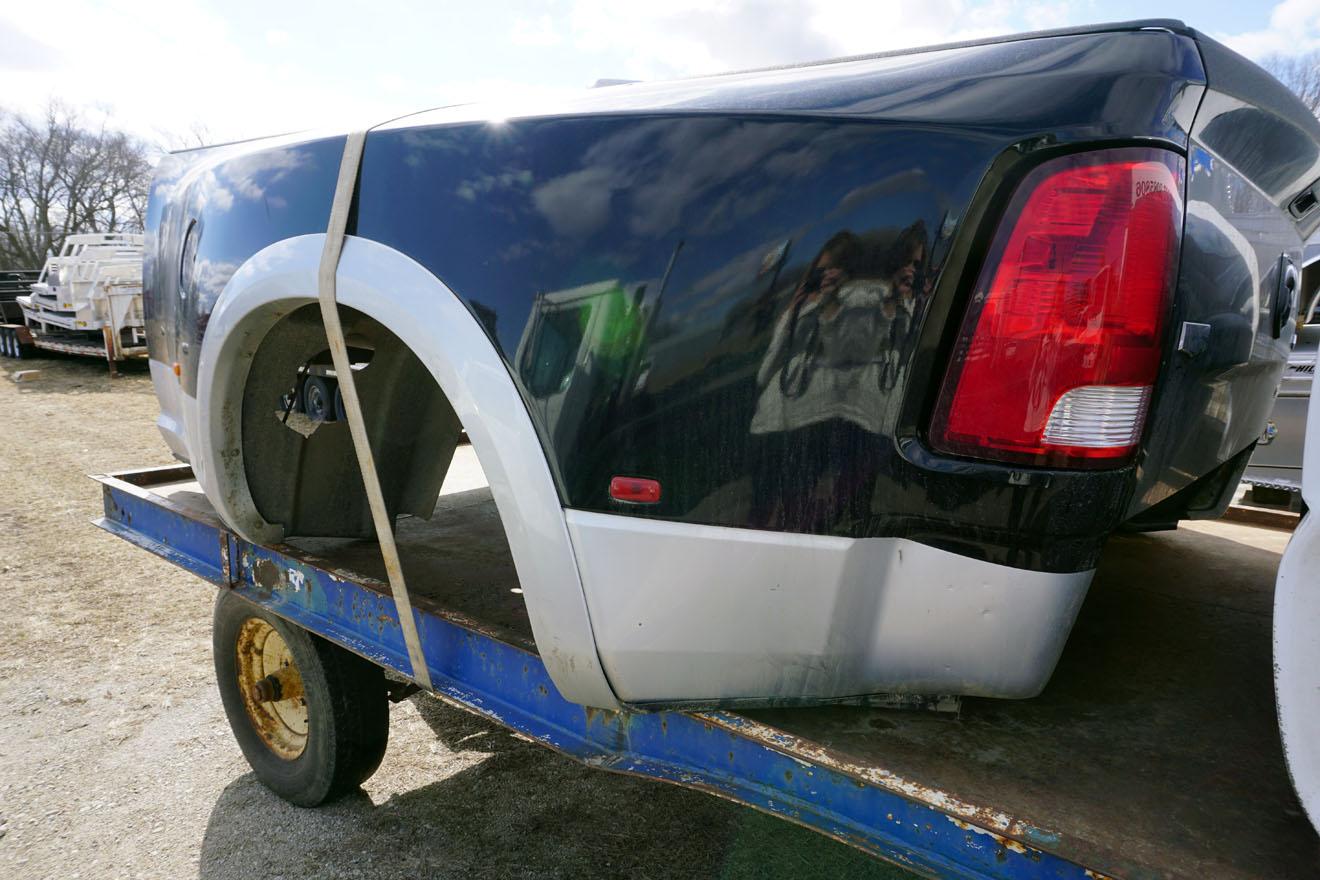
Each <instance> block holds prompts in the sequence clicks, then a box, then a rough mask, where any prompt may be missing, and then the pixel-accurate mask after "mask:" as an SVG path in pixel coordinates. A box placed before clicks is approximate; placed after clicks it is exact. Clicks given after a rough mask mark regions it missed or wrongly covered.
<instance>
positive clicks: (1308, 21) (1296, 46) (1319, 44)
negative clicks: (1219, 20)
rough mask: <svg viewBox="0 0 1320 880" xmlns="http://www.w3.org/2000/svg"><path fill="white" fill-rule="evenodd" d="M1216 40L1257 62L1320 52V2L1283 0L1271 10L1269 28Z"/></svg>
mask: <svg viewBox="0 0 1320 880" xmlns="http://www.w3.org/2000/svg"><path fill="white" fill-rule="evenodd" d="M1214 37H1215V38H1216V39H1218V40H1219V41H1221V42H1223V43H1224V44H1225V45H1227V46H1229V47H1230V48H1232V49H1234V50H1236V51H1238V52H1240V53H1242V54H1243V55H1246V56H1247V57H1248V58H1253V59H1255V60H1257V61H1259V60H1260V59H1262V58H1264V57H1266V56H1269V55H1298V54H1301V53H1303V52H1310V51H1312V50H1314V49H1320V0H1283V2H1282V3H1279V4H1278V5H1277V6H1275V7H1274V8H1273V9H1271V10H1270V14H1269V25H1268V26H1267V27H1264V28H1260V29H1258V30H1252V31H1245V32H1243V33H1240V34H1225V33H1216V34H1214Z"/></svg>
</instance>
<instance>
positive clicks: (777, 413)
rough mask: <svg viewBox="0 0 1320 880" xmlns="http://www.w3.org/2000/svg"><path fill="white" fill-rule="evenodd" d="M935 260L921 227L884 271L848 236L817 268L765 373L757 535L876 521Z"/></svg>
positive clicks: (757, 430) (888, 257)
mask: <svg viewBox="0 0 1320 880" xmlns="http://www.w3.org/2000/svg"><path fill="white" fill-rule="evenodd" d="M925 255H926V239H925V226H924V224H922V223H920V222H918V223H916V224H914V225H913V226H911V227H909V228H908V229H906V230H904V231H903V233H902V234H900V235H899V237H898V240H897V241H896V242H895V243H894V245H893V246H892V247H890V248H888V249H887V250H886V252H885V254H884V256H883V257H882V258H880V259H878V260H874V261H868V260H867V257H868V255H867V254H866V253H865V249H864V248H863V246H862V243H861V241H860V240H859V239H858V238H857V236H855V235H853V234H852V233H850V232H841V233H838V234H837V235H835V236H834V237H833V238H831V239H830V240H829V241H828V242H826V243H825V246H824V247H822V248H821V251H820V254H819V255H817V257H816V259H815V260H813V261H812V264H811V267H810V268H809V269H808V271H807V273H806V276H805V278H804V279H803V281H802V283H801V284H799V285H798V287H797V289H796V290H795V291H794V294H793V297H792V298H791V300H790V301H789V306H788V308H787V309H786V310H785V311H784V314H783V315H781V316H780V319H779V321H778V322H777V323H776V325H775V328H774V332H773V334H772V336H771V340H770V344H769V346H768V348H767V350H766V353H765V356H764V358H763V359H762V361H761V366H760V369H759V370H758V371H757V382H758V386H759V387H760V389H761V390H760V395H759V398H758V400H757V406H756V412H755V414H754V415H753V417H752V423H751V428H750V430H751V433H752V434H753V436H754V437H756V438H757V440H756V443H757V450H758V452H759V456H758V463H759V466H758V468H757V480H756V486H755V489H754V493H753V494H754V497H753V504H752V508H753V509H752V519H753V521H754V522H756V523H757V524H758V525H761V526H763V527H766V528H778V529H786V530H789V531H821V530H834V529H835V528H836V527H838V526H840V525H845V524H847V523H850V522H856V521H858V520H859V519H861V518H863V517H865V516H866V512H867V507H868V505H869V501H870V494H871V489H872V487H873V486H874V483H875V478H876V473H877V469H878V466H879V460H878V454H877V438H878V436H879V435H880V434H881V433H883V431H882V429H883V428H884V425H885V423H886V420H887V419H888V418H889V417H890V415H891V411H892V409H893V405H894V404H895V403H896V401H895V400H891V396H892V395H891V390H892V389H893V388H894V387H895V385H896V384H897V382H898V376H899V374H900V371H901V370H902V368H903V364H904V363H905V362H906V358H907V356H908V354H909V353H910V349H911V345H912V344H913V341H914V339H915V326H916V322H917V321H918V320H919V318H920V315H921V312H922V310H923V308H924V300H925V296H924V291H923V290H921V288H922V286H923V280H922V277H921V276H922V272H921V269H922V265H923V263H924V260H925ZM864 262H871V265H872V266H873V267H874V268H873V269H872V270H871V271H872V272H873V273H874V274H871V273H870V272H866V271H865V270H864V268H863V263H864ZM867 276H870V277H867Z"/></svg>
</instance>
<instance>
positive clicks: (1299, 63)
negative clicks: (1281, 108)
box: [1260, 51, 1320, 116]
mask: <svg viewBox="0 0 1320 880" xmlns="http://www.w3.org/2000/svg"><path fill="white" fill-rule="evenodd" d="M1260 66H1261V67H1263V68H1265V69H1266V70H1267V71H1269V72H1270V73H1272V74H1274V76H1275V78H1276V79H1278V80H1279V82H1281V83H1283V84H1284V85H1285V86H1287V87H1288V88H1290V89H1292V91H1293V92H1294V93H1295V94H1296V95H1297V97H1299V98H1301V99H1302V103H1303V104H1305V105H1306V107H1307V109H1308V110H1310V111H1311V112H1312V113H1315V114H1316V115H1318V116H1320V51H1314V52H1307V53H1306V54H1304V55H1271V56H1270V57H1268V58H1266V59H1264V60H1263V61H1261V62H1260Z"/></svg>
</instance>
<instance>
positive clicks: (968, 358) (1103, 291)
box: [930, 147, 1184, 467]
mask: <svg viewBox="0 0 1320 880" xmlns="http://www.w3.org/2000/svg"><path fill="white" fill-rule="evenodd" d="M1183 167H1184V163H1183V159H1182V157H1180V156H1178V155H1176V154H1174V153H1171V152H1169V151H1167V150H1159V149H1151V148H1144V147H1143V148H1122V149H1115V150H1103V151H1099V152H1093V153H1081V154H1077V155H1072V156H1064V157H1062V158H1059V159H1054V160H1051V161H1049V162H1046V163H1044V164H1042V165H1041V166H1040V167H1039V168H1036V169H1035V170H1034V171H1032V172H1031V173H1030V174H1029V175H1028V176H1027V178H1026V179H1025V180H1024V181H1023V182H1022V184H1021V185H1020V186H1019V187H1018V189H1017V191H1016V192H1015V193H1014V195H1013V199H1012V202H1011V203H1010V204H1009V208H1008V211H1007V213H1006V214H1005V216H1004V219H1003V221H1002V222H1001V223H1000V226H999V230H998V232H997V234H996V237H995V241H994V244H993V245H992V246H991V249H990V251H989V253H988V254H987V257H986V261H985V264H984V266H983V267H982V269H981V275H980V277H979V278H978V279H977V283H976V287H975V289H974V290H973V294H972V299H971V303H970V304H969V306H968V309H967V314H966V316H965V317H964V319H963V323H962V327H961V329H960V331H959V334H958V340H957V343H956V345H955V346H954V351H953V358H952V361H951V363H950V365H949V370H948V373H947V375H946V376H945V378H944V384H943V386H942V388H941V390H940V398H939V401H938V403H937V404H936V407H935V414H934V418H933V419H932V422H931V431H930V439H931V444H932V445H933V446H934V447H935V449H937V450H939V451H942V452H948V453H953V454H956V455H966V456H970V457H974V458H986V459H993V460H999V461H1008V462H1014V463H1020V464H1034V465H1043V466H1049V467H1113V466H1117V465H1121V464H1124V463H1126V462H1127V461H1129V460H1131V458H1132V455H1133V453H1135V451H1136V448H1137V444H1138V443H1139V441H1140V438H1141V429H1142V426H1143V424H1144V422H1145V418H1146V410H1147V408H1148V406H1149V403H1150V395H1151V392H1152V390H1153V387H1154V384H1155V378H1156V375H1157V374H1158V372H1159V366H1160V358H1161V353H1162V350H1163V332H1164V326H1165V319H1166V317H1167V315H1168V312H1169V309H1170V303H1171V300H1172V293H1173V285H1174V279H1175V275H1176V273H1177V268H1178V249H1179V245H1180V243H1181V239H1182V204H1183V197H1182V181H1183V177H1184V175H1183Z"/></svg>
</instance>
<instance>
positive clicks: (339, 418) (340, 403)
mask: <svg viewBox="0 0 1320 880" xmlns="http://www.w3.org/2000/svg"><path fill="white" fill-rule="evenodd" d="M335 421H336V422H346V421H348V413H347V412H346V411H345V410H344V392H343V390H342V389H341V388H340V385H339V383H338V382H336V383H335Z"/></svg>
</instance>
